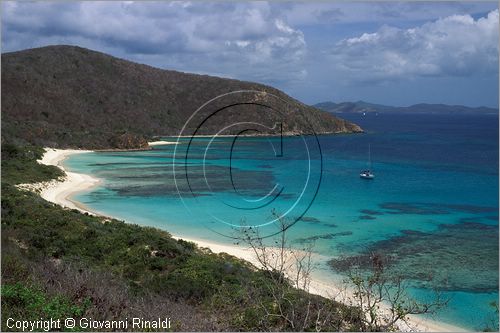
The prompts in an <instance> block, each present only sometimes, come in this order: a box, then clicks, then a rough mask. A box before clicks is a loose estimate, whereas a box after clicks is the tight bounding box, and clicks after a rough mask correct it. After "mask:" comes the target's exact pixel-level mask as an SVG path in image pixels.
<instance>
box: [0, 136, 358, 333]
mask: <svg viewBox="0 0 500 333" xmlns="http://www.w3.org/2000/svg"><path fill="white" fill-rule="evenodd" d="M2 148H3V149H2V150H3V152H4V154H3V160H2V175H3V177H2V313H3V316H2V329H4V330H5V328H6V327H5V323H6V320H7V318H9V316H13V317H16V319H25V320H26V319H29V318H39V317H47V316H53V317H54V319H56V318H63V317H65V316H72V317H75V318H78V317H81V316H85V317H92V318H93V319H96V320H106V319H107V320H110V319H122V318H124V317H127V316H128V317H137V316H139V317H144V318H158V317H166V316H168V317H171V318H172V325H173V327H172V329H173V330H195V331H198V330H204V331H211V330H249V331H257V330H299V329H304V330H316V329H317V328H318V321H317V318H319V317H321V325H320V326H319V327H320V328H321V329H322V330H330V331H337V330H359V328H360V320H359V311H358V310H357V309H356V308H351V307H347V306H345V305H342V304H339V303H337V302H334V301H332V300H328V299H325V298H322V297H319V296H313V295H310V294H307V293H305V292H304V291H301V290H298V289H295V288H293V287H291V285H290V282H289V281H287V280H285V279H280V283H279V288H280V290H283V292H284V293H286V295H285V296H286V297H283V298H279V299H277V298H276V297H273V296H274V295H273V292H275V289H276V286H277V285H276V283H275V279H274V278H273V273H272V272H269V271H263V270H258V269H256V268H255V267H253V266H252V265H251V264H249V263H247V262H245V261H243V260H240V259H238V258H235V257H233V256H230V255H227V254H213V253H211V252H210V251H209V250H207V249H200V248H198V247H197V246H196V245H195V244H193V243H190V242H186V241H183V240H175V239H173V238H172V237H171V236H170V234H169V233H168V232H166V231H162V230H158V229H154V228H147V227H140V226H137V225H133V224H125V223H123V222H121V221H117V220H114V219H107V218H104V217H95V216H89V215H85V214H81V213H80V212H78V211H76V210H68V209H63V208H61V207H59V206H57V205H54V204H52V203H49V202H47V201H45V200H43V199H42V198H41V197H39V196H38V195H36V194H34V193H31V192H27V191H21V190H19V189H17V188H16V187H15V186H14V185H15V184H18V183H24V182H28V181H41V180H48V179H50V178H52V177H57V176H59V175H60V171H59V170H58V169H57V168H55V167H48V166H42V165H39V164H38V163H37V162H36V159H38V158H40V155H41V152H42V151H41V149H40V148H33V147H24V148H21V147H15V146H12V145H9V146H3V147H2ZM301 304H302V305H306V304H307V306H308V308H309V309H310V310H309V312H310V313H308V317H303V318H299V317H296V319H297V320H299V319H300V321H301V323H302V324H301V326H300V328H299V327H298V326H295V325H293V322H290V321H288V320H286V318H290V317H291V315H286V316H279V315H278V314H277V313H278V311H280V312H281V313H283V312H285V313H290V314H294V315H295V313H296V312H297V311H295V309H298V307H300V306H301ZM322 311H324V312H322ZM18 317H22V318H18Z"/></svg>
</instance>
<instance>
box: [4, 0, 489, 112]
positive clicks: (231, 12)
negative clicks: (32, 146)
mask: <svg viewBox="0 0 500 333" xmlns="http://www.w3.org/2000/svg"><path fill="white" fill-rule="evenodd" d="M1 27H2V38H1V49H2V53H4V52H11V51H18V50H23V49H27V48H34V47H41V46H46V45H55V44H69V45H78V46H81V47H85V48H89V49H93V50H97V51H101V52H105V53H108V54H111V55H113V56H116V57H120V58H124V59H127V60H132V61H135V62H140V63H144V64H148V65H152V66H155V67H159V68H163V69H173V70H179V71H184V72H191V73H200V74H209V75H215V76H220V77H228V78H235V79H240V80H248V81H254V82H259V83H263V84H268V85H271V86H274V87H276V88H279V89H281V90H283V91H285V92H286V93H288V94H289V95H291V96H293V97H295V98H297V99H299V100H301V101H303V102H304V103H308V104H314V103H318V102H323V101H334V102H343V101H358V100H364V101H367V102H372V103H380V104H387V105H396V106H407V105H412V104H416V103H445V104H461V105H468V106H490V107H498V98H499V97H498V94H499V92H498V91H499V85H498V80H499V77H498V74H499V68H498V63H499V59H498V48H499V47H498V45H499V43H498V41H499V32H498V31H499V14H498V3H497V2H496V1H493V2H480V1H468V2H374V1H372V2H329V1H322V2H263V1H259V2H201V1H195V2H184V1H176V2H143V1H138V2H134V1H123V2H119V1H109V2H108V1H97V2H91V1H83V2H47V1H44V2H15V1H3V2H2V4H1Z"/></svg>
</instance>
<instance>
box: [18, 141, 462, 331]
mask: <svg viewBox="0 0 500 333" xmlns="http://www.w3.org/2000/svg"><path fill="white" fill-rule="evenodd" d="M160 142H161V143H159V142H158V141H157V142H154V143H153V144H151V143H150V145H155V144H156V145H161V144H176V143H175V142H167V141H165V142H167V143H163V141H160ZM45 151H46V152H45V154H44V155H43V157H42V159H41V160H38V162H39V163H41V164H45V165H52V166H57V167H58V168H60V169H61V170H62V171H63V172H64V173H65V175H66V176H65V178H64V180H62V181H61V180H56V181H51V182H44V183H37V184H23V185H20V186H19V187H20V188H23V189H27V190H31V191H35V192H38V193H39V194H40V196H41V197H42V198H44V199H45V200H47V201H50V202H53V203H55V204H58V205H60V206H62V207H65V208H69V209H77V210H79V211H80V212H82V213H86V214H89V215H94V216H103V215H102V214H99V213H97V212H94V211H92V210H90V209H89V208H88V207H86V206H85V205H83V204H81V203H79V202H77V201H75V200H72V199H71V197H72V196H73V195H75V194H76V193H79V192H81V191H84V190H88V189H90V188H92V187H94V186H97V185H98V184H99V183H100V182H101V180H99V179H97V178H95V177H92V176H90V175H86V174H80V173H75V172H70V171H68V170H66V169H65V168H64V166H63V164H62V163H63V161H64V160H65V159H66V158H68V157H69V156H70V155H73V154H80V153H89V152H92V151H90V150H70V149H53V148H45ZM129 222H132V221H129ZM172 237H173V238H175V239H183V240H186V241H190V242H193V243H196V244H197V245H198V246H199V247H201V248H208V249H210V250H211V251H212V252H214V253H222V252H225V253H228V254H230V255H233V256H235V257H238V258H241V259H243V260H246V261H248V262H250V263H252V264H253V265H255V266H256V267H259V266H260V265H259V262H258V260H257V258H256V256H255V253H254V252H253V250H252V249H250V248H245V247H242V246H238V245H230V244H221V243H217V242H214V241H207V240H201V239H196V238H189V237H184V236H181V235H172ZM313 256H314V254H313ZM308 292H310V293H312V294H317V295H321V296H324V297H328V298H332V297H335V298H336V300H337V301H340V302H344V303H347V304H348V300H349V298H352V296H351V295H352V294H351V293H350V292H349V291H346V290H345V288H342V287H339V286H337V285H334V284H332V283H331V282H330V281H326V280H322V279H321V278H319V277H318V276H312V279H311V283H310V286H309V290H308ZM338 296H341V297H340V298H338ZM409 318H410V325H406V324H404V323H399V324H398V326H399V328H400V330H401V331H420V332H467V331H468V330H466V329H464V328H462V327H458V326H454V325H451V324H446V323H442V322H438V321H435V320H431V319H426V318H421V317H417V316H413V315H410V316H409Z"/></svg>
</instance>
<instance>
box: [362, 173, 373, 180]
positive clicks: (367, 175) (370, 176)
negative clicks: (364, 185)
mask: <svg viewBox="0 0 500 333" xmlns="http://www.w3.org/2000/svg"><path fill="white" fill-rule="evenodd" d="M359 176H360V177H361V178H363V179H374V178H375V175H374V174H371V173H369V174H366V173H360V174H359Z"/></svg>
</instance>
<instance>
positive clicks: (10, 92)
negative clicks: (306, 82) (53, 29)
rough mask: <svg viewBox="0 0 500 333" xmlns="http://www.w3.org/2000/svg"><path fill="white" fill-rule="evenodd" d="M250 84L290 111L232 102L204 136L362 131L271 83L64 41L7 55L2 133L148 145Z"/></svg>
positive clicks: (84, 143)
mask: <svg viewBox="0 0 500 333" xmlns="http://www.w3.org/2000/svg"><path fill="white" fill-rule="evenodd" d="M245 89H247V90H257V91H264V92H269V93H272V94H274V95H277V96H279V97H280V98H281V99H283V100H285V101H287V103H288V105H289V107H290V110H287V111H286V112H284V114H283V115H280V116H278V114H276V113H275V112H270V111H269V110H268V109H265V110H262V108H259V107H255V106H252V105H247V106H245V107H241V108H232V112H231V116H227V114H225V115H224V116H223V117H218V116H215V118H212V120H213V121H212V122H208V123H205V125H204V128H205V132H204V133H201V134H214V133H216V132H217V131H218V130H219V129H221V128H222V127H223V126H225V125H227V124H233V123H234V122H235V121H238V122H243V121H256V120H259V122H262V123H263V124H265V125H266V126H270V127H272V126H274V125H275V123H277V122H281V123H283V129H284V131H285V132H287V131H290V132H293V133H310V132H311V129H309V128H308V127H311V126H312V128H313V129H314V131H315V132H316V133H334V132H342V133H350V132H359V131H360V130H361V129H360V128H359V127H358V126H357V125H355V124H352V123H350V122H348V121H345V120H342V119H339V118H336V117H334V116H332V115H330V114H328V113H326V112H323V111H320V110H318V109H315V108H313V107H310V106H307V105H304V104H302V103H301V102H299V101H297V100H294V99H293V98H291V97H289V96H287V95H286V94H284V93H283V92H281V91H279V90H277V89H275V88H272V87H269V86H264V85H261V84H257V83H251V82H244V81H238V80H230V79H223V78H217V77H211V76H207V75H195V74H188V73H181V72H176V71H168V70H161V69H158V68H153V67H150V66H146V65H140V64H136V63H133V62H130V61H125V60H122V59H117V58H114V57H112V56H109V55H106V54H103V53H99V52H95V51H91V50H88V49H84V48H80V47H75V46H63V45H59V46H48V47H42V48H37V49H30V50H24V51H19V52H11V53H3V54H2V139H3V141H4V142H5V140H7V141H9V142H13V143H16V144H19V143H20V144H35V145H39V146H48V147H71V148H75V147H80V148H87V149H103V148H145V147H147V142H146V139H149V138H151V137H152V136H158V135H159V136H162V135H163V136H167V135H178V134H179V131H180V129H181V128H182V126H183V125H184V124H185V123H186V120H187V119H188V117H189V116H190V115H191V114H192V113H193V112H194V111H195V110H197V109H198V108H199V107H200V106H201V105H203V104H204V103H205V102H207V101H209V100H211V99H212V98H214V97H216V96H218V95H221V94H224V93H228V92H232V91H238V90H245ZM228 102H229V101H228ZM231 102H232V101H231ZM234 102H241V100H239V99H235V100H234ZM278 107H279V108H277V109H278V110H279V109H282V105H280V106H278ZM211 111H214V110H211ZM233 111H234V112H233ZM196 125H197V124H196ZM245 129H246V128H245ZM235 131H236V132H238V131H239V130H238V129H235Z"/></svg>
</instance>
